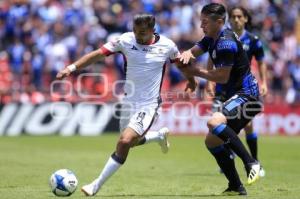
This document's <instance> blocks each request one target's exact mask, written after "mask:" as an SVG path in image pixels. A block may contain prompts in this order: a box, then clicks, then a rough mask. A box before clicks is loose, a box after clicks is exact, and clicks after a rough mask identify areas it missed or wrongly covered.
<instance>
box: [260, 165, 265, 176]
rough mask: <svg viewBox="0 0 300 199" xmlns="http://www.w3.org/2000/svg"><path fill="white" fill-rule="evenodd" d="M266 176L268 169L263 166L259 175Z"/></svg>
mask: <svg viewBox="0 0 300 199" xmlns="http://www.w3.org/2000/svg"><path fill="white" fill-rule="evenodd" d="M265 176H266V171H265V170H264V168H263V167H262V166H261V167H260V169H259V177H265Z"/></svg>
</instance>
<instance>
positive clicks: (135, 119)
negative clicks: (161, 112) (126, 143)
mask: <svg viewBox="0 0 300 199" xmlns="http://www.w3.org/2000/svg"><path fill="white" fill-rule="evenodd" d="M158 108H159V106H158V104H157V103H155V104H150V105H149V104H147V105H138V106H134V105H130V104H127V103H124V104H122V108H121V115H120V132H123V130H124V129H125V128H127V127H130V128H132V129H133V130H135V131H136V132H137V133H138V134H139V135H141V136H142V135H143V134H145V133H146V132H147V131H148V130H149V129H150V127H151V125H152V124H153V123H154V121H155V120H156V118H157V117H158V113H157V110H158Z"/></svg>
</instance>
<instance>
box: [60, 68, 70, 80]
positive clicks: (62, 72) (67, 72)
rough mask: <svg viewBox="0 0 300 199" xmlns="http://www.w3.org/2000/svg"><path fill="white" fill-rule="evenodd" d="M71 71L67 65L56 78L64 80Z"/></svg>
mask: <svg viewBox="0 0 300 199" xmlns="http://www.w3.org/2000/svg"><path fill="white" fill-rule="evenodd" d="M71 73H72V72H71V70H70V69H69V68H68V67H66V68H64V69H63V70H61V71H59V72H58V73H57V75H56V79H58V80H62V79H63V78H65V77H68V76H70V74H71Z"/></svg>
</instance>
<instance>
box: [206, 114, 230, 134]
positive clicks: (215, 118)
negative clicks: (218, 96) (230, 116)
mask: <svg viewBox="0 0 300 199" xmlns="http://www.w3.org/2000/svg"><path fill="white" fill-rule="evenodd" d="M223 123H226V117H225V116H224V115H223V114H222V113H219V112H216V113H214V114H213V115H212V117H211V118H210V119H209V120H208V122H207V127H208V128H209V131H210V132H211V131H212V129H213V128H215V127H216V126H218V125H220V124H223Z"/></svg>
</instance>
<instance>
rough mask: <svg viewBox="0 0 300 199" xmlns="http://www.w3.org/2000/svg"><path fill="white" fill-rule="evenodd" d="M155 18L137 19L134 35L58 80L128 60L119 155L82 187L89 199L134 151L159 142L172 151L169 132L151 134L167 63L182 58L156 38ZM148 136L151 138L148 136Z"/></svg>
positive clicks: (165, 41) (71, 68) (86, 59)
mask: <svg viewBox="0 0 300 199" xmlns="http://www.w3.org/2000/svg"><path fill="white" fill-rule="evenodd" d="M154 25H155V18H154V16H152V15H149V14H139V15H136V16H134V20H133V32H127V33H124V34H122V35H121V36H120V37H119V38H118V39H117V40H115V41H111V42H108V43H106V44H104V45H103V46H102V47H101V48H100V49H98V50H95V51H93V52H91V53H89V54H87V55H85V56H83V57H82V58H80V59H79V60H78V61H76V62H75V63H73V64H71V65H69V66H67V67H66V68H65V69H64V70H62V71H61V72H59V73H58V75H57V78H58V79H62V78H63V77H65V76H69V75H70V74H71V73H72V72H73V71H75V70H77V69H80V68H83V67H85V66H87V65H89V64H91V63H94V62H96V61H99V60H101V59H102V58H104V57H105V56H108V55H110V54H113V53H117V52H121V53H123V55H124V56H125V58H126V62H127V63H126V65H127V66H125V73H126V82H128V83H125V86H124V91H125V97H124V99H123V103H122V109H121V118H120V131H121V135H120V138H119V140H118V142H117V146H116V151H115V152H114V153H113V154H112V155H111V157H110V158H109V160H108V161H107V163H106V165H105V166H104V169H103V170H102V172H101V174H100V175H99V177H98V178H96V179H95V180H94V181H93V182H92V183H90V184H88V185H85V186H83V187H82V189H81V190H82V192H83V193H84V194H85V195H86V196H93V195H95V194H96V193H97V192H98V191H99V190H100V188H101V187H102V185H103V184H104V183H105V182H106V180H107V179H108V178H109V177H110V176H111V175H113V174H114V173H115V172H116V171H117V170H118V169H119V168H120V166H121V165H122V164H123V163H124V162H125V160H126V158H127V155H128V153H129V150H130V148H131V147H133V146H136V145H141V144H145V143H149V142H158V144H159V145H160V146H161V149H162V152H163V153H166V152H167V151H168V148H169V143H168V140H167V136H168V134H169V130H168V128H166V127H165V128H162V129H160V130H159V131H158V132H155V131H148V130H149V128H150V127H151V125H152V123H153V121H154V119H155V117H156V116H157V109H158V108H159V105H160V103H161V98H160V89H161V85H162V79H163V73H164V70H165V65H166V62H167V61H169V60H170V61H171V62H172V61H175V60H176V59H177V57H178V56H179V54H180V53H179V51H178V49H177V46H176V45H175V43H174V42H173V41H171V40H170V39H168V38H166V37H164V36H160V35H158V34H156V33H155V32H154V31H155V28H154ZM146 133H147V134H146Z"/></svg>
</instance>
